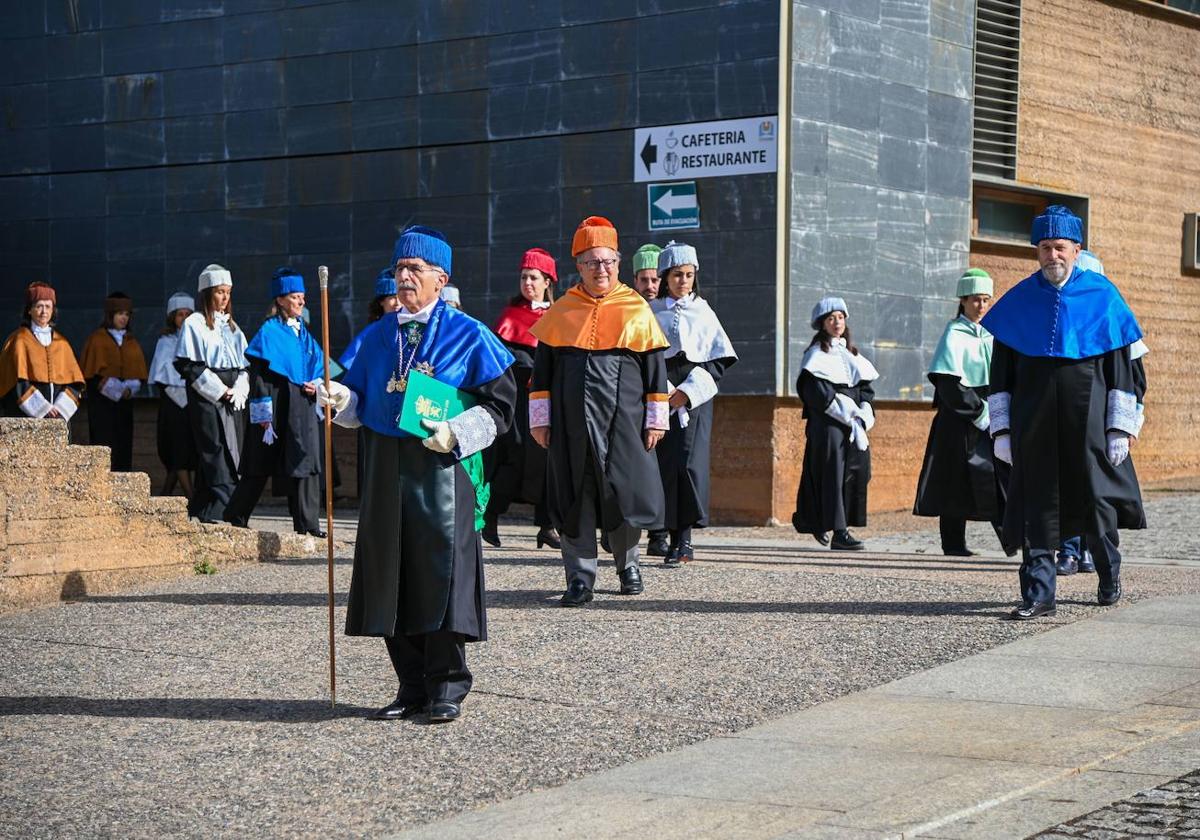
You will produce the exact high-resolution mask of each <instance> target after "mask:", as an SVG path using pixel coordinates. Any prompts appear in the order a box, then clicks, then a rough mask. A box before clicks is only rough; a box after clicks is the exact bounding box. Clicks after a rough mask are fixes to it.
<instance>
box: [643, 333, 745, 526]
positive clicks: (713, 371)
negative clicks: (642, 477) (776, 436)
mask: <svg viewBox="0 0 1200 840" xmlns="http://www.w3.org/2000/svg"><path fill="white" fill-rule="evenodd" d="M734 361H735V360H734V359H714V360H713V361H711V362H702V363H701V364H699V365H697V364H695V363H694V362H689V361H688V358H687V356H686V355H685V354H684V353H676V354H675V355H674V356H672V357H671V358H670V359H668V360H667V379H669V380H670V382H671V384H672V385H674V386H675V387H679V385H680V384H682V383H683V381H684V380H685V379H687V378H688V375H689V374H691V372H692V369H693V368H696V367H701V368H704V369H705V370H706V371H708V374H709V376H711V377H712V378H713V381H714V382H717V383H718V384H719V383H720V381H721V377H722V376H723V375H724V374H725V369H726V368H727V367H728V366H729V365H730V364H732V363H733V362H734ZM712 422H713V401H712V400H708V401H707V402H705V403H703V404H701V405H700V406H698V407H696V408H689V409H688V424H687V427H686V428H684V427H682V426H680V425H679V415H678V414H677V413H676V412H674V411H672V412H671V429H670V431H668V432H667V434H666V435H665V436H664V437H663V439H662V440H661V441H660V442H659V444H658V446H656V447H655V449H654V452H655V454H656V455H657V456H658V470H659V473H660V474H661V475H662V482H663V497H664V501H665V504H666V527H667V528H668V529H670V530H672V531H681V530H683V529H684V528H704V527H707V525H708V498H709V452H710V447H711V443H712Z"/></svg>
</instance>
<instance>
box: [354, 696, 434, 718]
mask: <svg viewBox="0 0 1200 840" xmlns="http://www.w3.org/2000/svg"><path fill="white" fill-rule="evenodd" d="M428 705H429V704H428V703H426V702H425V701H424V700H420V701H417V702H412V701H409V700H394V701H393V702H391V703H389V704H388V705H386V706H384V707H383V708H382V709H378V710H376V711H374V712H371V714H370V716H369V717H370V719H371V720H408V719H409V718H414V717H416V716H417V715H419V714H421V713H422V712H423V711H425V708H426V707H427V706H428Z"/></svg>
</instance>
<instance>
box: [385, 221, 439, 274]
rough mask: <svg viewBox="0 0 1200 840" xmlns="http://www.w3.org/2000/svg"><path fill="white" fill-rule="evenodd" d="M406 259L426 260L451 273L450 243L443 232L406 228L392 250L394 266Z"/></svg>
mask: <svg viewBox="0 0 1200 840" xmlns="http://www.w3.org/2000/svg"><path fill="white" fill-rule="evenodd" d="M406 257H408V258H413V257H415V258H417V259H422V260H425V262H427V263H429V264H430V265H436V266H437V267H438V268H440V269H442V271H444V272H446V273H447V274H449V273H450V243H449V242H447V241H446V237H445V235H444V234H443V233H442V232H441V231H437V230H434V229H433V228H427V227H423V226H422V225H412V226H411V227H408V228H405V230H404V232H403V233H401V234H400V238H399V239H397V240H396V247H395V248H394V249H393V250H392V265H395V264H396V262H397V261H398V260H401V259H404V258H406Z"/></svg>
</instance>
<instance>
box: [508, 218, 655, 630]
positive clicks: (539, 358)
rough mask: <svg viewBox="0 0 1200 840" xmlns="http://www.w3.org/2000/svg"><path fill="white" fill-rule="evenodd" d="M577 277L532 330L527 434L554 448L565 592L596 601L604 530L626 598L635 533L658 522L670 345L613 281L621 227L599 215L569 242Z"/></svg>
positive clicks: (552, 493) (636, 587) (553, 506)
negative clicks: (658, 449) (657, 451)
mask: <svg viewBox="0 0 1200 840" xmlns="http://www.w3.org/2000/svg"><path fill="white" fill-rule="evenodd" d="M571 256H573V257H575V260H576V265H577V267H578V269H579V273H580V277H581V278H582V282H581V283H580V284H579V285H578V286H575V287H573V288H572V289H571V290H570V291H568V292H567V293H566V294H565V295H563V296H562V297H561V298H559V299H558V300H557V301H555V303H554V304H553V305H552V306H551V307H550V309H549V310H547V312H546V314H545V315H544V316H542V319H541V320H540V321H538V323H537V324H535V325H534V326H533V328H532V329H531V330H530V332H531V333H532V334H533V336H534V337H535V338H537V339H538V347H537V353H536V355H535V356H534V363H533V376H532V378H531V380H530V385H529V388H530V394H529V426H530V434H531V435H532V436H533V438H534V440H536V441H537V442H538V443H539V444H540V445H542V446H544V447H546V448H547V449H548V450H549V458H548V468H547V483H546V497H547V499H548V502H549V505H548V506H549V513H550V518H551V520H552V521H553V522H554V524H555V526H556V527H557V528H558V529H559V530H560V531H561V532H562V554H563V564H564V566H565V568H566V579H567V591H566V592H565V593H564V594H563V596H562V600H561V603H562V605H563V606H566V607H577V606H582V605H583V604H586V603H587V602H589V601H591V600H592V591H593V589H594V588H595V583H596V571H597V567H598V565H599V560H598V552H597V546H596V528H597V527H600V528H602V529H603V530H604V532H605V535H606V536H607V537H608V544H609V546H611V548H612V552H613V559H614V560H615V561H616V567H617V574H618V576H619V577H620V580H621V594H622V595H638V594H640V593H641V592H642V591H643V584H642V575H641V570H640V568H639V566H638V560H639V558H638V541H639V540H640V539H641V529H642V528H661V527H662V523H663V516H664V505H663V495H662V483H661V479H660V478H659V473H658V461H657V459H656V458H655V456H654V453H653V450H654V447H655V446H657V445H658V442H659V441H660V440H661V439H662V436H663V434H664V433H665V431H666V429H667V428H668V406H667V369H666V360H665V358H664V355H663V351H664V350H665V349H666V348H667V346H668V342H667V339H666V337H665V336H664V335H663V333H662V330H661V329H660V328H659V326H658V322H657V321H656V320H655V318H654V314H653V313H652V312H651V311H650V307H649V305H648V304H647V303H646V301H645V300H643V299H642V297H641V295H639V294H638V293H637V292H635V291H634V290H633V289H631V288H630V287H629V286H626V285H623V284H622V283H621V282H620V281H619V280H618V277H617V274H618V268H619V265H620V258H621V255H620V253H618V251H617V231H616V228H614V227H613V225H612V223H611V222H609V221H608V220H607V219H604V218H601V217H599V216H589V217H588V218H586V219H584V220H583V222H581V223H580V225H579V228H578V229H577V230H576V231H575V236H574V239H573V241H572V243H571Z"/></svg>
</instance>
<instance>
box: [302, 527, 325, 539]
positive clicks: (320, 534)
mask: <svg viewBox="0 0 1200 840" xmlns="http://www.w3.org/2000/svg"><path fill="white" fill-rule="evenodd" d="M304 533H306V534H308V535H309V536H310V537H316V538H317V539H319V540H323V539H325V538H326V537H328V536H329V534H327V533H325V532H324V531H322V530H321V529H320V528H309V529H308V530H307V531H305V532H304Z"/></svg>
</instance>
